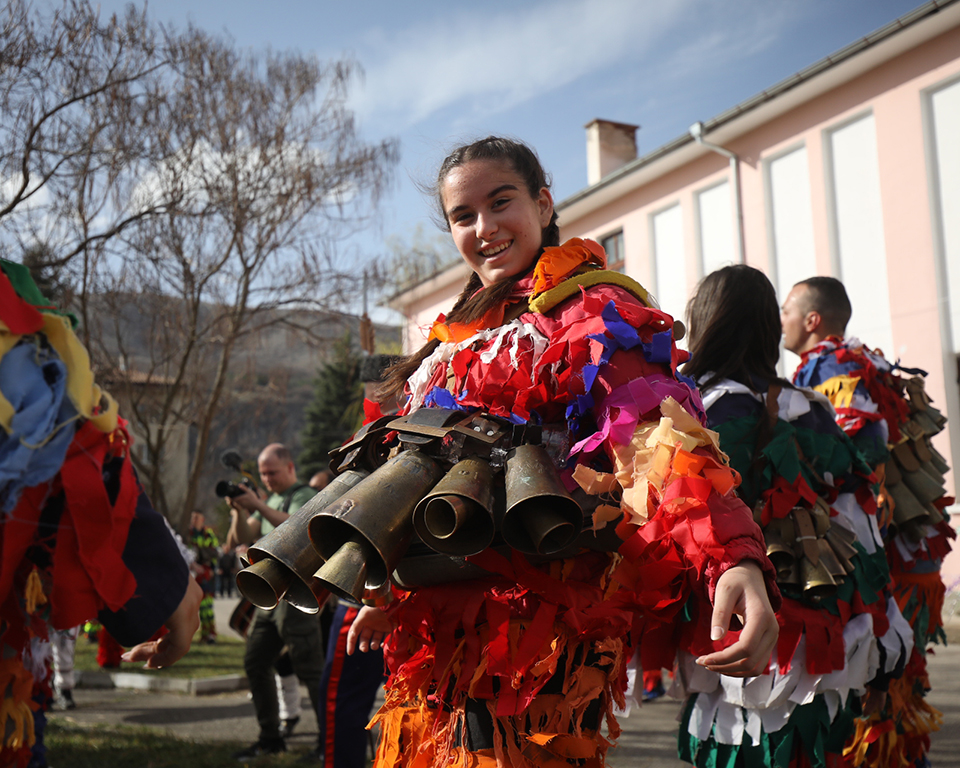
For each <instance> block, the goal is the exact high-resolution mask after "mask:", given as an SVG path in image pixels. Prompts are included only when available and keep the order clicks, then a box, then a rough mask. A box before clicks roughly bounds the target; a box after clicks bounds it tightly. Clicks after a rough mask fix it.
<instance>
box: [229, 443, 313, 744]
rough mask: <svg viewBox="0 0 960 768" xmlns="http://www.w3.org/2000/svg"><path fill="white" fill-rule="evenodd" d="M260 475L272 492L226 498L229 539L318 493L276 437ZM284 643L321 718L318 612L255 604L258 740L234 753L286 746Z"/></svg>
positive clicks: (248, 536)
mask: <svg viewBox="0 0 960 768" xmlns="http://www.w3.org/2000/svg"><path fill="white" fill-rule="evenodd" d="M257 467H258V469H259V472H260V479H261V481H262V482H263V484H264V486H265V487H266V488H267V490H268V491H269V492H270V495H269V496H268V497H267V498H266V499H265V500H264V499H261V498H260V497H259V496H257V494H256V493H255V492H254V491H253V490H251V489H249V488H245V489H244V492H243V493H242V494H240V495H239V496H236V497H234V498H232V499H230V507H231V518H232V519H231V524H230V532H229V533H228V534H227V544H228V545H230V546H232V545H234V544H235V543H240V544H250V543H252V542H254V541H256V540H257V539H259V538H260V537H262V536H265V535H266V534H268V533H269V532H270V531H272V530H273V529H274V528H275V527H276V526H278V525H280V524H281V523H283V521H284V520H286V519H287V518H288V517H289V516H290V515H291V514H293V513H294V512H296V511H297V510H298V509H300V507H302V506H303V505H304V504H305V503H306V502H307V501H308V500H309V499H311V498H312V497H313V495H314V494H315V493H316V492H315V491H314V490H313V489H312V488H310V486H308V485H306V484H304V483H300V482H298V480H297V469H296V466H295V465H294V463H293V457H292V456H291V454H290V451H289V449H287V447H286V446H284V445H281V444H280V443H273V444H271V445H268V446H267V447H266V448H264V449H263V451H262V452H261V453H260V456H259V458H258V460H257ZM285 646H286V648H287V650H288V652H289V654H290V661H291V662H292V664H293V671H294V672H295V673H296V675H297V677H298V678H299V679H300V682H302V683H303V684H304V685H305V686H306V687H307V691H308V692H309V694H310V702H311V704H312V705H313V709H314V711H315V712H316V713H317V721H318V722H319V721H320V720H321V718H322V714H321V712H322V710H321V708H320V678H321V675H322V673H323V641H322V638H321V635H320V623H319V622H318V621H317V617H316V616H311V615H309V614H306V613H303V612H302V611H299V610H297V609H296V608H294V607H293V606H292V605H290V604H289V603H287V602H285V601H281V602H280V605H278V606H277V607H276V608H275V609H274V610H272V611H264V610H260V609H258V610H257V612H256V616H255V618H254V620H253V626H252V627H251V628H250V633H249V635H248V636H247V650H246V653H245V655H244V659H243V666H244V669H245V671H246V673H247V679H248V681H249V682H250V693H251V695H252V696H253V705H254V709H255V710H256V713H257V722H258V723H259V725H260V734H259V737H258V738H257V740H256V741H255V742H254V743H253V744H251V745H250V746H249V747H247V748H246V749H244V750H241V751H240V752H238V753H237V754H236V755H235V757H236V758H237V759H238V760H248V759H251V758H254V757H259V756H260V755H264V754H275V753H278V752H285V751H286V741H285V740H284V738H283V735H282V732H281V721H280V711H279V700H278V697H277V685H276V680H275V678H274V666H275V664H276V662H277V660H278V659H279V658H280V654H281V653H282V652H283V649H284V647H285ZM322 751H323V743H322V742H320V743H319V744H318V745H317V748H316V749H315V750H313V751H312V752H310V753H309V754H308V755H307V757H308V759H316V760H318V761H319V760H320V759H321V754H322Z"/></svg>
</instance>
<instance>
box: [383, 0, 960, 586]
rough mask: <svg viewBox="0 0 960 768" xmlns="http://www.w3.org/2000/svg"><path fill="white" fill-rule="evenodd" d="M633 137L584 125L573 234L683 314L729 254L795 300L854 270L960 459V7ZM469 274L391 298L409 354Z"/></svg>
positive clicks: (450, 275)
mask: <svg viewBox="0 0 960 768" xmlns="http://www.w3.org/2000/svg"><path fill="white" fill-rule="evenodd" d="M635 131H636V128H635V126H632V125H625V124H622V123H612V122H609V121H604V120H594V121H593V122H591V123H590V124H589V125H588V126H587V155H588V163H587V166H588V174H589V179H588V186H587V187H585V188H584V189H582V190H581V191H580V192H577V193H576V194H575V195H572V196H571V197H569V198H567V199H565V200H562V201H560V202H559V203H558V205H557V209H558V211H559V213H560V225H561V231H562V236H563V238H564V239H566V238H569V237H589V238H593V239H595V240H598V241H600V242H601V243H603V244H604V245H605V247H607V252H608V254H610V255H611V259H612V260H618V261H619V262H620V265H619V268H621V269H623V270H624V271H625V272H627V273H628V274H630V275H631V276H632V277H634V278H636V279H637V280H639V281H640V282H641V283H643V284H644V285H645V286H646V287H647V288H648V289H649V290H650V291H651V292H652V293H653V294H654V295H655V296H656V297H657V298H658V300H659V302H660V305H661V306H662V307H663V309H665V310H666V311H668V312H670V313H671V314H674V315H675V316H679V317H683V315H684V310H685V306H686V302H687V299H688V297H689V296H690V295H691V293H692V292H693V290H694V288H695V286H696V284H697V281H698V280H699V279H700V278H701V277H703V276H704V275H706V274H708V273H710V272H711V271H713V270H714V269H716V268H718V267H720V266H723V265H725V264H729V263H740V262H745V263H748V264H751V265H753V266H755V267H758V268H759V269H762V270H763V271H764V272H766V274H767V275H768V276H769V277H770V279H771V280H772V282H773V284H774V285H775V286H776V287H777V290H778V294H779V295H780V296H781V300H782V298H783V297H785V296H786V294H787V292H788V291H789V290H790V288H791V287H792V285H793V284H794V283H796V282H797V281H799V280H802V279H804V278H806V277H810V276H811V275H815V274H822V275H834V276H836V277H838V278H840V279H841V280H843V281H844V284H845V285H846V287H847V291H848V292H849V294H850V298H851V301H852V303H853V308H854V314H853V319H852V321H851V323H850V327H849V331H850V333H851V334H853V335H856V336H858V337H860V338H861V339H863V340H864V341H865V342H866V343H867V344H869V345H870V346H873V347H879V348H881V349H882V350H883V352H884V353H885V354H886V356H887V357H888V358H890V359H900V360H901V361H902V362H903V363H904V365H907V366H910V367H919V368H923V369H924V370H926V371H928V372H929V376H928V377H927V391H928V392H929V393H930V395H931V396H932V397H933V399H934V402H935V405H937V407H939V408H940V409H941V410H942V411H944V412H945V413H946V414H947V416H948V418H949V420H950V429H949V430H948V431H949V434H947V432H944V433H941V434H940V435H939V436H938V439H937V441H936V442H937V448H938V450H940V452H941V453H943V454H944V455H945V456H947V457H948V460H949V461H950V464H951V466H953V467H956V466H958V464H960V387H958V377H960V0H946V1H944V0H933V2H929V3H926V4H925V5H923V6H921V7H919V8H917V9H916V10H915V11H913V12H911V13H909V14H907V15H906V16H903V17H901V18H900V19H897V20H896V21H894V22H892V23H891V24H889V25H887V26H886V27H884V28H882V29H880V30H878V31H877V32H875V33H873V34H872V35H870V36H869V37H866V38H864V39H862V40H859V41H857V42H855V43H853V44H851V45H849V46H847V47H846V48H844V49H843V50H840V51H838V52H837V53H835V54H833V55H832V56H829V57H827V58H826V59H823V60H821V61H819V62H817V63H815V64H813V65H811V66H810V67H808V68H807V69H805V70H803V71H801V72H798V73H797V74H795V75H793V76H792V77H790V78H787V79H786V80H784V81H782V82H780V83H777V84H775V85H773V86H772V87H770V88H769V89H767V90H765V91H763V92H762V93H760V94H757V95H756V96H754V97H753V98H751V99H749V100H747V101H745V102H743V103H741V104H738V105H736V106H734V107H732V108H731V109H729V110H727V111H726V112H724V113H722V114H720V115H718V116H716V117H714V118H712V119H710V120H707V121H705V122H703V123H697V124H696V125H694V126H692V127H691V129H690V132H689V133H688V134H685V135H683V136H680V137H678V138H677V139H675V140H673V141H671V142H670V143H668V144H666V145H664V146H662V147H660V148H659V149H657V150H655V151H653V152H651V153H649V154H647V155H645V156H643V157H637V156H636V141H635ZM465 278H466V268H465V267H464V266H462V265H460V266H457V267H454V268H452V269H450V270H448V271H447V272H444V273H442V274H440V275H438V276H436V277H434V278H432V279H431V280H429V281H427V282H424V283H421V284H419V285H417V286H414V287H412V288H411V289H409V290H408V291H407V292H405V293H404V294H402V295H401V296H399V297H397V299H396V300H395V301H394V302H393V305H394V307H395V308H397V309H400V310H401V311H402V312H403V313H404V314H405V316H406V317H407V318H408V324H407V330H406V336H405V339H406V341H405V343H406V344H407V345H408V348H409V349H413V348H417V347H419V346H420V345H421V344H422V343H423V340H424V338H425V336H424V333H423V327H424V326H425V327H427V328H429V326H430V324H431V323H432V321H433V320H434V319H435V318H436V316H437V314H439V313H440V312H441V311H445V310H447V309H448V308H449V307H450V305H451V303H452V299H453V297H454V296H456V294H457V293H458V292H459V289H460V288H461V287H462V285H463V283H464V280H465ZM796 361H797V358H796V357H795V356H793V355H790V354H789V353H788V354H787V355H786V356H785V359H784V370H785V372H786V373H787V375H789V374H790V373H792V371H793V368H794V366H795V364H796ZM952 482H954V481H953V479H952V477H951V478H948V483H952ZM955 509H956V508H955ZM954 562H955V563H956V565H955V566H953V567H952V569H951V570H952V571H953V572H954V573H955V575H960V557H957V556H955V560H954Z"/></svg>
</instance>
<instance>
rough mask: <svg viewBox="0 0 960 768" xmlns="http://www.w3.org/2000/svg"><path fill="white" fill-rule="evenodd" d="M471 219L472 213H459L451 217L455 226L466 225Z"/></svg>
mask: <svg viewBox="0 0 960 768" xmlns="http://www.w3.org/2000/svg"><path fill="white" fill-rule="evenodd" d="M472 218H473V214H472V213H460V214H457V215H456V216H454V217H453V220H454V222H455V223H457V224H466V223H468V222H469V221H470V220H471V219H472Z"/></svg>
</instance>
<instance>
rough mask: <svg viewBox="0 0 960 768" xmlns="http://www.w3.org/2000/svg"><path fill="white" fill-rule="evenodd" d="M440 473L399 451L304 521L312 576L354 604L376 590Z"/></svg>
mask: <svg viewBox="0 0 960 768" xmlns="http://www.w3.org/2000/svg"><path fill="white" fill-rule="evenodd" d="M442 474H443V470H442V468H441V467H440V465H439V464H438V463H437V462H436V461H434V460H433V459H431V458H430V457H429V456H426V455H425V454H423V453H421V452H420V451H417V450H415V449H411V450H408V451H402V452H401V453H399V454H397V455H396V456H394V457H393V458H392V459H390V460H389V461H387V462H386V463H385V464H384V465H383V466H381V467H379V468H378V469H377V470H376V471H375V472H373V473H372V474H371V475H369V476H368V477H366V478H365V479H364V480H363V481H362V482H360V483H359V484H358V485H356V486H355V487H354V488H351V489H350V490H349V491H347V493H345V494H344V495H343V496H341V497H340V498H339V499H337V501H336V503H334V504H331V505H329V506H328V507H326V508H325V509H324V510H323V511H322V512H320V514H318V515H315V516H314V517H313V518H312V519H311V520H310V525H309V528H308V533H309V535H310V541H311V542H313V546H314V547H315V548H316V550H317V552H319V554H320V557H322V558H323V560H324V564H323V566H322V567H321V568H320V569H319V570H318V571H317V572H316V574H315V578H316V579H317V580H318V581H319V582H320V583H321V584H323V585H324V586H325V587H326V588H327V589H329V590H330V591H331V592H333V593H334V594H336V595H339V596H341V597H347V596H349V597H351V598H353V599H355V600H357V601H358V602H359V601H360V600H362V599H363V593H364V590H365V589H368V588H369V589H374V588H377V587H379V586H381V585H382V584H383V583H384V582H385V581H386V580H387V578H388V577H389V576H390V574H391V573H392V572H393V569H394V568H395V567H396V565H397V563H398V562H399V561H400V558H401V557H403V554H404V552H406V550H407V545H408V544H409V543H410V539H411V538H412V537H413V534H414V532H413V520H412V517H413V510H414V507H416V505H417V502H419V501H420V499H422V498H423V496H424V494H426V493H427V492H428V491H429V490H430V489H431V488H432V487H433V485H434V484H435V483H436V482H437V480H439V479H440V477H441V475H442Z"/></svg>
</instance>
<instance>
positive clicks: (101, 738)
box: [44, 720, 302, 768]
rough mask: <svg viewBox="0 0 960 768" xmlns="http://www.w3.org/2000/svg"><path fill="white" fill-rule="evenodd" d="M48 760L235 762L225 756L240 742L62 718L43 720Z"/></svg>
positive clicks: (63, 766)
mask: <svg viewBox="0 0 960 768" xmlns="http://www.w3.org/2000/svg"><path fill="white" fill-rule="evenodd" d="M44 742H45V743H46V745H47V750H48V756H49V759H50V763H51V765H55V766H56V767H57V768H227V766H230V768H236V766H238V765H240V763H238V762H237V761H236V760H234V759H232V758H231V757H230V756H231V755H232V754H233V753H234V752H236V751H238V750H240V749H242V748H243V747H245V746H247V745H246V744H241V743H239V742H237V743H235V744H231V743H230V742H222V741H221V742H217V743H214V744H200V743H195V742H191V741H184V740H183V739H178V738H175V737H173V736H168V735H166V734H163V733H158V732H157V731H155V730H152V729H148V728H134V727H130V726H120V727H117V726H112V727H110V728H107V727H105V726H103V727H101V726H98V727H95V728H88V727H83V726H78V725H73V724H71V723H67V722H63V721H61V720H54V721H48V722H47V730H46V734H45V736H44ZM300 757H302V754H298V753H297V752H289V753H287V754H284V755H277V756H273V755H271V756H268V757H261V758H258V759H257V760H256V764H257V765H258V766H293V765H297V760H298V758H300Z"/></svg>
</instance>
